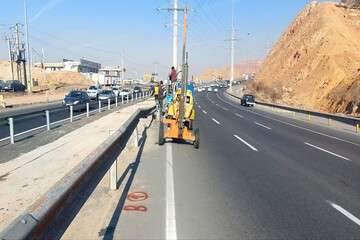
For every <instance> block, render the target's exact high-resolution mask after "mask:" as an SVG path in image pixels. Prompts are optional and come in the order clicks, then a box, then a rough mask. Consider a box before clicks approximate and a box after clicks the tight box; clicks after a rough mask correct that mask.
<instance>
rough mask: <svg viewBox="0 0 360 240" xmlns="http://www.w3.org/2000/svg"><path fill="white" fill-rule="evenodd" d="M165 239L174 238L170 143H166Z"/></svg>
mask: <svg viewBox="0 0 360 240" xmlns="http://www.w3.org/2000/svg"><path fill="white" fill-rule="evenodd" d="M166 160H167V163H166V239H171V240H176V239H177V232H176V215H175V192H174V165H173V153H172V145H171V144H170V143H167V144H166Z"/></svg>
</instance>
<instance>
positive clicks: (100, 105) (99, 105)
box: [99, 101, 101, 113]
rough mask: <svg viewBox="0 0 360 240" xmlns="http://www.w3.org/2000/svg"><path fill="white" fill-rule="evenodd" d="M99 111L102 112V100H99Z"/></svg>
mask: <svg viewBox="0 0 360 240" xmlns="http://www.w3.org/2000/svg"><path fill="white" fill-rule="evenodd" d="M99 113H101V101H99Z"/></svg>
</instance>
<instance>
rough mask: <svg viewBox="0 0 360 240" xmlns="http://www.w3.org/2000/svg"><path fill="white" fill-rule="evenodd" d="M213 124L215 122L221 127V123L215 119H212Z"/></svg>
mask: <svg viewBox="0 0 360 240" xmlns="http://www.w3.org/2000/svg"><path fill="white" fill-rule="evenodd" d="M212 120H213V122H215V123H216V124H217V125H221V124H220V122H219V121H218V120H216V119H215V118H213V119H212Z"/></svg>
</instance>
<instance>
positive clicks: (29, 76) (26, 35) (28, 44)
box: [24, 0, 33, 91]
mask: <svg viewBox="0 0 360 240" xmlns="http://www.w3.org/2000/svg"><path fill="white" fill-rule="evenodd" d="M24 15H25V38H26V45H27V47H26V51H27V58H28V61H27V62H28V78H27V79H28V83H27V87H28V90H29V91H32V89H33V81H32V77H31V55H30V39H29V21H28V13H27V0H24ZM24 74H26V73H24Z"/></svg>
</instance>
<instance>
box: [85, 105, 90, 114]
mask: <svg viewBox="0 0 360 240" xmlns="http://www.w3.org/2000/svg"><path fill="white" fill-rule="evenodd" d="M89 116H90V104H89V103H86V117H89Z"/></svg>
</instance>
